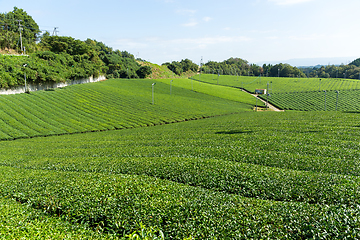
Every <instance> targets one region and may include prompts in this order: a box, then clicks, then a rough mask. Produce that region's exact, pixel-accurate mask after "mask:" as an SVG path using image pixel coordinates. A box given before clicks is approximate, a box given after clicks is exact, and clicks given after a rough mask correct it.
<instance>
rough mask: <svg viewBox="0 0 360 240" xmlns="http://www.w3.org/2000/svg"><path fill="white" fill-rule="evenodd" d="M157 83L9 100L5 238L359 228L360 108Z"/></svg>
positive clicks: (112, 83)
mask: <svg viewBox="0 0 360 240" xmlns="http://www.w3.org/2000/svg"><path fill="white" fill-rule="evenodd" d="M152 83H153V82H152V81H150V80H142V81H134V80H109V81H105V82H101V83H95V84H84V85H76V86H72V87H67V88H64V89H57V90H54V91H43V92H36V93H33V92H32V93H31V94H20V95H13V96H0V102H1V103H2V105H1V107H2V111H3V112H1V114H0V117H3V118H4V116H7V117H8V118H9V119H10V116H11V117H12V119H13V120H12V121H10V120H9V121H5V120H3V126H5V127H6V126H7V127H8V128H9V129H10V127H12V129H13V130H14V131H17V132H20V133H22V135H19V136H18V137H15V135H14V136H12V138H3V139H4V140H2V141H0V176H1V178H0V213H1V214H0V215H1V221H0V222H1V223H0V238H3V239H21V238H23V239H29V238H30V239H32V238H36V239H44V238H45V239H311V238H312V239H338V238H345V239H346V238H347V239H357V238H360V219H359V218H360V200H359V199H360V191H359V187H358V186H359V184H360V164H359V157H360V156H359V149H360V145H359V139H360V132H358V130H359V127H360V125H359V122H360V116H359V114H357V113H346V112H341V111H327V112H321V114H319V112H318V111H307V112H295V111H287V112H281V113H278V112H270V111H267V112H253V111H252V107H253V105H254V101H255V98H254V97H252V96H249V95H247V93H245V92H242V91H240V90H238V89H235V88H231V87H223V86H216V85H211V84H206V83H203V82H200V83H199V82H197V81H191V80H186V79H176V80H173V81H172V82H171V80H170V79H166V80H156V85H154V93H155V95H154V103H155V104H154V105H153V104H152V94H151V93H152ZM170 89H171V94H170ZM16 104H17V105H16ZM16 106H21V107H16ZM7 113H9V114H8V115H6V114H7ZM40 119H41V121H40ZM188 120H194V121H188ZM195 120H196V121H195ZM15 123H16V125H15ZM96 123H98V124H96ZM165 123H168V124H165ZM11 124H13V125H11ZM41 124H42V125H41ZM116 124H118V125H116ZM125 124H128V125H125ZM24 126H27V128H25V127H24ZM39 126H43V128H42V129H47V128H46V126H48V129H50V127H49V126H53V127H57V128H54V129H52V131H53V132H51V133H45V132H41V131H40V128H39ZM62 128H63V129H62ZM2 129H3V128H1V130H2ZM4 129H5V128H4ZM24 129H27V130H26V131H25V130H24ZM61 129H62V130H63V131H62V132H61V131H60V130H61ZM69 129H72V131H66V130H69ZM30 130H32V131H34V132H35V133H36V134H35V133H34V134H32V135H31V133H32V132H31V131H30ZM4 131H5V130H4ZM69 133H72V134H69ZM8 136H10V135H8ZM5 139H8V140H12V141H6V140H5Z"/></svg>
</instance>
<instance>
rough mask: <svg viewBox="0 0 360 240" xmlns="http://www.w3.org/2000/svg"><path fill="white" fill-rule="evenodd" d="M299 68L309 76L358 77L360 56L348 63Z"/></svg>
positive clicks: (359, 75) (359, 73) (359, 77)
mask: <svg viewBox="0 0 360 240" xmlns="http://www.w3.org/2000/svg"><path fill="white" fill-rule="evenodd" d="M301 70H302V71H303V72H304V73H305V74H306V76H307V77H310V78H348V79H360V58H358V59H355V60H354V61H352V62H351V63H349V64H348V65H344V64H341V65H340V66H335V65H327V66H316V67H304V68H301Z"/></svg>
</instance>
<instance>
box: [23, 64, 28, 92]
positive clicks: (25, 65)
mask: <svg viewBox="0 0 360 240" xmlns="http://www.w3.org/2000/svg"><path fill="white" fill-rule="evenodd" d="M23 66H24V67H26V66H27V64H26V63H25V64H24V65H23ZM24 80H25V92H28V91H27V86H26V72H25V70H24Z"/></svg>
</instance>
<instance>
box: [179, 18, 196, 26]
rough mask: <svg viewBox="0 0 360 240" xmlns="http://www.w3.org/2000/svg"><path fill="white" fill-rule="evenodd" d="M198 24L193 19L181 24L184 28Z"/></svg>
mask: <svg viewBox="0 0 360 240" xmlns="http://www.w3.org/2000/svg"><path fill="white" fill-rule="evenodd" d="M198 24H199V23H198V22H197V21H196V20H195V19H191V20H190V21H189V22H188V23H184V24H182V26H184V27H195V26H196V25H198Z"/></svg>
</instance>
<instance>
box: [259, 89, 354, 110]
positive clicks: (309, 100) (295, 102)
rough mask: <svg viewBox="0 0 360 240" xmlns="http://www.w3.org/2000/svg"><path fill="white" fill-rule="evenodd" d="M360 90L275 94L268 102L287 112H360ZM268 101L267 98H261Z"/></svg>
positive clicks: (271, 95)
mask: <svg viewBox="0 0 360 240" xmlns="http://www.w3.org/2000/svg"><path fill="white" fill-rule="evenodd" d="M359 93H360V90H342V91H326V92H325V91H309V92H292V93H273V94H270V96H269V97H268V100H269V102H270V103H271V104H273V105H275V106H277V107H279V108H281V109H285V110H300V111H336V110H337V111H349V112H359V111H360V95H359ZM261 98H263V99H265V100H266V96H261Z"/></svg>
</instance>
